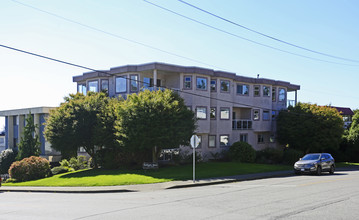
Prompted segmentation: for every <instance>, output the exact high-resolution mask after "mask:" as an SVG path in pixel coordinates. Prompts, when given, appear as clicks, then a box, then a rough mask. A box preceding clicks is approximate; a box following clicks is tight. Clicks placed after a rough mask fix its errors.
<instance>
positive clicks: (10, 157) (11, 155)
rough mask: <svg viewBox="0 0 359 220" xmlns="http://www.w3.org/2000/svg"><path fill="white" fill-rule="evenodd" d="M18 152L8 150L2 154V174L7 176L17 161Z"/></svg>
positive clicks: (0, 165)
mask: <svg viewBox="0 0 359 220" xmlns="http://www.w3.org/2000/svg"><path fill="white" fill-rule="evenodd" d="M16 156H17V151H14V150H12V149H6V150H4V151H2V152H1V153H0V174H7V173H8V171H9V168H10V166H11V164H12V163H13V162H14V161H15V160H16Z"/></svg>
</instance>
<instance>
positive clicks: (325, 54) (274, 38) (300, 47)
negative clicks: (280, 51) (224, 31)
mask: <svg viewBox="0 0 359 220" xmlns="http://www.w3.org/2000/svg"><path fill="white" fill-rule="evenodd" d="M177 1H179V2H181V3H183V4H186V5H188V6H190V7H192V8H195V9H197V10H199V11H202V12H204V13H206V14H209V15H211V16H213V17H216V18H218V19H221V20H223V21H226V22H228V23H230V24H233V25H235V26H238V27H241V28H243V29H246V30H248V31H251V32H253V33H256V34H259V35H261V36H264V37H267V38H269V39H272V40H275V41H278V42H281V43H283V44H287V45H290V46H293V47H296V48H299V49H302V50H306V51H309V52H312V53H316V54H320V55H323V56H327V57H331V58H335V59H339V60H345V61H350V62H355V63H359V60H354V59H348V58H345V57H339V56H335V55H331V54H327V53H323V52H319V51H316V50H312V49H308V48H305V47H302V46H299V45H296V44H293V43H290V42H287V41H284V40H281V39H279V38H276V37H272V36H270V35H268V34H264V33H262V32H259V31H256V30H253V29H251V28H248V27H246V26H244V25H241V24H238V23H236V22H234V21H231V20H229V19H226V18H223V17H221V16H219V15H216V14H214V13H212V12H209V11H207V10H204V9H202V8H200V7H198V6H195V5H192V4H190V3H188V2H186V1H183V0H177Z"/></svg>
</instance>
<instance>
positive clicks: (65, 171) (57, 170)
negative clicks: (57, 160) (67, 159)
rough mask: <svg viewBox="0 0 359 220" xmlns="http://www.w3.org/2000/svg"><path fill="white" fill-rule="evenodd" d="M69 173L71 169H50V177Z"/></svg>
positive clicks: (58, 167)
mask: <svg viewBox="0 0 359 220" xmlns="http://www.w3.org/2000/svg"><path fill="white" fill-rule="evenodd" d="M69 171H71V169H69V168H68V167H64V166H57V167H54V168H52V169H51V173H52V175H57V174H60V173H67V172H69Z"/></svg>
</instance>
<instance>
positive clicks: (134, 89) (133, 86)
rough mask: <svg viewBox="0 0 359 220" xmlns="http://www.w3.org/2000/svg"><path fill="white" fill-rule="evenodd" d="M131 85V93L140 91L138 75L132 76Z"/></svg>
mask: <svg viewBox="0 0 359 220" xmlns="http://www.w3.org/2000/svg"><path fill="white" fill-rule="evenodd" d="M130 78H131V83H130V91H131V92H137V91H138V75H131V76H130Z"/></svg>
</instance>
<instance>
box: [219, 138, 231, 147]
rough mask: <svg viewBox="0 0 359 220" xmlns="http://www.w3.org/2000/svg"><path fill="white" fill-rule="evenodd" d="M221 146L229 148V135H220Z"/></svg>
mask: <svg viewBox="0 0 359 220" xmlns="http://www.w3.org/2000/svg"><path fill="white" fill-rule="evenodd" d="M219 146H221V147H228V146H229V135H220V136H219Z"/></svg>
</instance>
